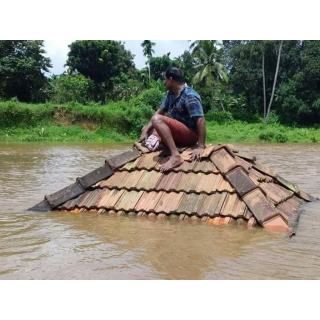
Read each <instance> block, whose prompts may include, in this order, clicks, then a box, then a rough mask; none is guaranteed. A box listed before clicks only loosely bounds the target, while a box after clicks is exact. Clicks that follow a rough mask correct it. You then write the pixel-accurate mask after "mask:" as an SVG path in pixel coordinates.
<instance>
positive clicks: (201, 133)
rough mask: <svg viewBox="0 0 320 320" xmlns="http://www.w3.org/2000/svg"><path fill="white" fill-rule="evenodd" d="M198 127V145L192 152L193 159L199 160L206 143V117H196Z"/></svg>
mask: <svg viewBox="0 0 320 320" xmlns="http://www.w3.org/2000/svg"><path fill="white" fill-rule="evenodd" d="M194 119H195V121H196V124H197V129H198V145H197V148H196V149H194V150H193V152H192V158H191V159H192V160H199V159H200V156H201V153H202V151H203V149H204V148H205V143H206V121H205V119H204V117H194Z"/></svg>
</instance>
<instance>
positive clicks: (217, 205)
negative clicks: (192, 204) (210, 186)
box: [198, 192, 228, 216]
mask: <svg viewBox="0 0 320 320" xmlns="http://www.w3.org/2000/svg"><path fill="white" fill-rule="evenodd" d="M227 194H228V193H226V192H223V193H218V192H217V193H214V194H212V195H206V194H202V195H201V197H202V198H201V200H202V205H201V206H200V209H199V211H198V215H199V216H203V215H209V216H214V215H217V214H220V211H221V208H222V206H223V203H224V201H225V199H226V196H227Z"/></svg>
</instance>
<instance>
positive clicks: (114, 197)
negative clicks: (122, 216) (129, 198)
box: [97, 189, 125, 209]
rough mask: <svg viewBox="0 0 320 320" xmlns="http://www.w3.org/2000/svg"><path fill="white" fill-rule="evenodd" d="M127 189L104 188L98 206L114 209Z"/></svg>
mask: <svg viewBox="0 0 320 320" xmlns="http://www.w3.org/2000/svg"><path fill="white" fill-rule="evenodd" d="M124 191H125V190H115V189H114V190H109V189H105V190H103V193H102V195H101V197H100V200H99V201H98V203H97V207H98V208H106V209H113V208H114V206H115V204H116V203H117V201H118V200H119V198H120V197H121V196H122V194H123V193H124Z"/></svg>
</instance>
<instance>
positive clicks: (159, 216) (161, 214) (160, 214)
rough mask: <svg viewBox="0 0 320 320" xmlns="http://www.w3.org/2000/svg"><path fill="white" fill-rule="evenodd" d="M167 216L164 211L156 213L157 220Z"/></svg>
mask: <svg viewBox="0 0 320 320" xmlns="http://www.w3.org/2000/svg"><path fill="white" fill-rule="evenodd" d="M166 218H167V215H166V214H164V213H159V214H158V219H159V220H163V219H166Z"/></svg>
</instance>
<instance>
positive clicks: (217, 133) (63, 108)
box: [0, 89, 320, 143]
mask: <svg viewBox="0 0 320 320" xmlns="http://www.w3.org/2000/svg"><path fill="white" fill-rule="evenodd" d="M161 95H163V94H161V93H160V92H159V91H158V90H155V89H150V90H148V91H145V92H143V93H142V94H140V95H139V96H138V97H136V98H133V99H131V100H129V101H118V102H111V103H109V104H107V105H99V104H92V105H81V104H78V103H68V104H63V105H58V104H53V103H45V104H26V103H21V102H18V101H17V100H15V99H13V100H11V101H7V102H0V141H8V142H12V141H20V142H47V141H57V142H58V141H60V142H71V141H72V142H80V141H86V142H130V141H134V140H137V138H138V137H139V133H140V128H141V127H142V126H143V125H144V124H145V123H146V122H147V121H148V120H149V118H150V117H151V115H152V113H153V111H154V108H155V101H157V99H159V98H160V99H161ZM206 120H207V142H208V143H209V142H221V141H224V142H238V143H243V142H248V143H250V142H262V143H263V142H272V143H284V142H291V143H294V142H308V143H310V142H320V126H314V127H312V128H311V127H310V128H299V127H288V126H285V125H281V124H279V123H277V121H276V118H275V117H274V116H273V118H272V121H273V123H270V124H268V125H265V124H263V123H262V122H263V119H262V118H260V119H255V121H256V122H255V123H250V122H245V121H240V120H234V119H233V118H232V114H231V113H228V112H211V113H208V114H207V116H206Z"/></svg>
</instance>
